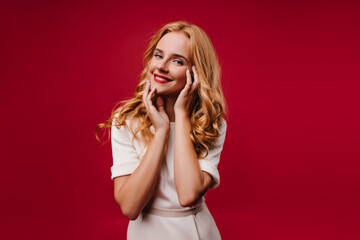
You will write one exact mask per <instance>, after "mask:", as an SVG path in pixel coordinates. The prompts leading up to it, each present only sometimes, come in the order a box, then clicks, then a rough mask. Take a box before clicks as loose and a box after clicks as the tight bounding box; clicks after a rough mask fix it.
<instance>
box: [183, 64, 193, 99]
mask: <svg viewBox="0 0 360 240" xmlns="http://www.w3.org/2000/svg"><path fill="white" fill-rule="evenodd" d="M191 86H192V80H191V74H190V70H189V69H187V70H186V85H185V87H184V91H185V94H187V93H188V92H189V90H190V89H191Z"/></svg>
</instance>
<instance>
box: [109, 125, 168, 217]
mask: <svg viewBox="0 0 360 240" xmlns="http://www.w3.org/2000/svg"><path fill="white" fill-rule="evenodd" d="M167 138H168V131H157V132H156V133H155V135H154V138H153V140H152V141H151V143H150V145H149V146H148V149H147V151H146V153H145V155H144V157H143V159H142V160H141V163H140V165H139V166H138V167H137V168H136V170H135V171H134V172H133V173H132V174H131V175H130V176H129V177H128V178H127V179H126V181H125V182H124V184H123V185H122V186H121V188H120V190H119V191H118V192H117V194H116V196H115V198H116V200H117V202H118V204H119V205H120V207H121V211H122V212H123V214H124V215H125V216H127V217H128V218H130V219H136V218H137V216H138V215H139V214H140V212H141V211H142V209H143V208H144V207H145V205H146V204H147V202H148V201H149V200H150V198H151V196H152V193H153V190H154V187H155V184H156V181H157V179H158V176H159V172H160V168H161V163H162V160H163V154H164V149H165V145H166V142H167Z"/></svg>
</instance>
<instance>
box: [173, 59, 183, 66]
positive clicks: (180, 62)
mask: <svg viewBox="0 0 360 240" xmlns="http://www.w3.org/2000/svg"><path fill="white" fill-rule="evenodd" d="M175 62H176V64H179V65H184V63H183V62H182V61H180V60H178V59H176V60H175Z"/></svg>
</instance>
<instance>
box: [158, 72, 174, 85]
mask: <svg viewBox="0 0 360 240" xmlns="http://www.w3.org/2000/svg"><path fill="white" fill-rule="evenodd" d="M154 80H155V82H158V83H168V82H171V81H172V80H170V79H168V78H167V77H164V76H161V75H158V74H154Z"/></svg>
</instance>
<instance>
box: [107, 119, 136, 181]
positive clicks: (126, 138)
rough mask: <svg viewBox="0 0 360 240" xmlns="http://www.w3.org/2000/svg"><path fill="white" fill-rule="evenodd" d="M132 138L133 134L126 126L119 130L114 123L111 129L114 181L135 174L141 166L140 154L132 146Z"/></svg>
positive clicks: (112, 175)
mask: <svg viewBox="0 0 360 240" xmlns="http://www.w3.org/2000/svg"><path fill="white" fill-rule="evenodd" d="M132 136H133V134H132V133H131V131H130V129H129V128H128V126H127V125H126V124H125V125H122V126H120V128H117V127H116V126H115V124H114V122H113V124H112V127H111V147H112V157H113V166H112V167H111V179H112V180H113V179H114V178H116V177H119V176H124V175H129V174H131V173H133V172H134V171H135V169H136V168H137V167H138V166H139V164H140V160H139V158H138V154H137V152H136V150H135V148H134V146H133V144H132Z"/></svg>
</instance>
